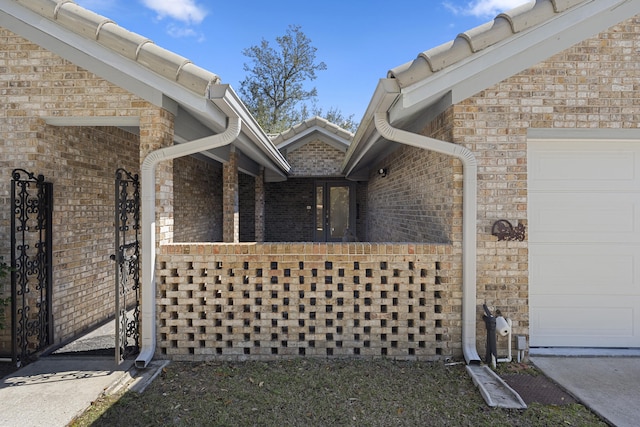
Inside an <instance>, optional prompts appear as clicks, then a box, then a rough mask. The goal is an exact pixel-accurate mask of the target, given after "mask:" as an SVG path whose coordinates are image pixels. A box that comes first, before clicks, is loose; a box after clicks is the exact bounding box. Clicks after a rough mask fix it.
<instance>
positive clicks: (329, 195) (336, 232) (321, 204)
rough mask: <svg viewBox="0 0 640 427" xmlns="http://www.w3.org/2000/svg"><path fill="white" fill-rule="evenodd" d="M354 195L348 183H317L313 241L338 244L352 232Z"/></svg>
mask: <svg viewBox="0 0 640 427" xmlns="http://www.w3.org/2000/svg"><path fill="white" fill-rule="evenodd" d="M354 199H355V194H354V193H353V188H352V185H351V184H350V183H346V184H345V183H343V182H341V183H338V182H319V183H317V184H316V194H315V202H316V208H315V240H316V241H317V242H331V241H333V242H339V241H341V240H342V239H343V237H344V235H345V232H346V231H347V229H350V231H351V232H353V226H354V223H355V218H353V215H354V213H355V200H354Z"/></svg>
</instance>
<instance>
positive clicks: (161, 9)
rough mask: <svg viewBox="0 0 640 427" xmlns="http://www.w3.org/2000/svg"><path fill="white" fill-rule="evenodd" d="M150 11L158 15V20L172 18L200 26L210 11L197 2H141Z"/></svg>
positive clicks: (150, 0) (191, 0)
mask: <svg viewBox="0 0 640 427" xmlns="http://www.w3.org/2000/svg"><path fill="white" fill-rule="evenodd" d="M141 1H142V4H144V5H145V6H146V7H148V8H149V9H151V10H153V11H154V12H156V13H157V14H158V19H163V18H166V17H168V18H171V19H175V20H176V21H181V22H184V23H186V24H189V25H198V24H200V23H201V22H202V20H203V19H204V18H205V17H206V16H207V13H208V11H207V10H206V9H205V8H204V7H203V6H201V5H198V4H197V3H196V2H195V0H141Z"/></svg>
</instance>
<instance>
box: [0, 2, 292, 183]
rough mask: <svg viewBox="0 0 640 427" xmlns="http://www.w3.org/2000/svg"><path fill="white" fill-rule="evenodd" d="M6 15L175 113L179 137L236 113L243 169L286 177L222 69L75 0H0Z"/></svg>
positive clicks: (215, 154)
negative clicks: (224, 82)
mask: <svg viewBox="0 0 640 427" xmlns="http://www.w3.org/2000/svg"><path fill="white" fill-rule="evenodd" d="M0 18H1V21H0V24H1V25H2V26H3V27H4V28H7V29H9V30H10V31H12V32H14V33H16V34H18V35H20V36H22V37H24V38H26V39H28V40H30V41H32V42H33V43H35V44H38V45H39V46H41V47H43V48H45V49H47V50H49V51H51V52H53V53H55V54H57V55H59V56H61V57H63V58H64V59H66V60H68V61H70V62H72V63H74V64H76V65H78V66H80V67H82V68H84V69H86V70H88V71H90V72H92V73H94V74H96V75H98V76H100V77H102V78H104V79H105V80H108V81H110V82H111V83H113V84H115V85H117V86H119V87H122V88H124V89H126V90H128V91H129V92H131V93H133V94H135V95H137V96H139V97H141V98H143V99H145V100H147V101H149V102H150V103H152V104H154V105H156V106H158V107H162V108H165V109H167V110H168V111H170V112H172V113H173V114H174V116H175V129H174V132H175V137H174V140H175V142H176V143H183V142H189V141H193V140H197V139H201V138H205V137H208V136H211V135H215V134H218V133H220V132H222V131H223V130H224V129H225V128H226V126H227V124H226V122H227V117H228V116H229V114H230V113H232V112H233V113H235V114H237V115H238V116H239V117H240V118H241V121H242V131H241V134H240V136H239V137H238V138H237V140H235V141H234V142H233V143H232V145H234V146H235V147H236V148H238V150H239V151H240V153H241V158H240V168H241V170H242V171H243V172H246V173H250V174H253V175H255V174H257V173H258V172H259V170H260V166H264V167H265V168H266V170H267V171H268V172H269V173H270V176H271V178H272V179H278V178H277V177H280V178H284V177H285V176H286V172H287V171H288V170H289V168H290V166H289V165H288V163H287V161H286V160H285V159H284V157H283V156H282V155H281V154H280V153H279V152H278V150H277V149H276V148H275V146H274V145H273V144H272V143H271V141H270V140H269V138H268V137H267V135H266V134H265V133H264V131H262V129H261V128H260V126H259V125H258V124H257V122H256V121H255V119H254V118H253V116H252V115H251V114H250V113H249V111H248V110H247V108H246V106H245V105H244V104H243V103H242V101H241V100H240V98H239V97H238V96H237V95H236V94H235V92H234V91H233V89H232V88H231V87H230V86H228V85H222V84H220V78H219V77H218V76H217V75H216V74H214V73H212V72H210V71H207V70H205V69H203V68H200V67H198V66H196V65H194V64H193V63H192V62H191V61H189V60H188V59H186V58H184V57H182V56H180V55H177V54H175V53H173V52H170V51H168V50H166V49H163V48H161V47H159V46H157V45H156V44H154V43H153V42H152V41H151V40H149V39H148V38H146V37H144V36H141V35H139V34H136V33H133V32H131V31H128V30H126V29H125V28H122V27H120V26H118V25H117V24H116V23H114V22H113V21H112V20H110V19H108V18H106V17H104V16H101V15H98V14H96V13H94V12H92V11H89V10H87V9H85V8H83V7H81V6H79V5H77V4H76V3H74V2H73V1H72V0H0ZM44 119H45V120H48V121H49V122H50V124H55V125H64V126H73V125H87V126H91V125H101V126H121V127H131V126H132V125H133V126H135V123H132V120H131V118H130V117H118V116H114V117H108V118H107V117H101V118H99V119H95V118H78V117H73V118H69V120H68V121H65V119H64V118H60V117H57V118H44ZM229 151H230V147H223V148H221V149H217V150H209V151H207V152H205V153H202V154H204V155H205V156H207V157H209V158H213V159H215V160H217V161H227V160H228V158H229Z"/></svg>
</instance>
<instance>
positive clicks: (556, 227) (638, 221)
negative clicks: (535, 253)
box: [529, 193, 640, 242]
mask: <svg viewBox="0 0 640 427" xmlns="http://www.w3.org/2000/svg"><path fill="white" fill-rule="evenodd" d="M529 200H530V203H531V204H532V206H536V207H537V208H536V209H535V210H534V211H533V212H532V214H531V218H530V221H531V222H530V223H531V226H530V233H529V240H530V241H531V242H611V241H616V242H637V241H639V240H640V197H639V195H638V194H632V195H631V196H630V195H629V194H628V193H626V194H615V193H614V194H611V193H604V194H597V195H594V193H577V194H576V193H569V194H567V193H546V194H545V193H543V194H540V193H534V194H531V195H530V197H529Z"/></svg>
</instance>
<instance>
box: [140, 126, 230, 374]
mask: <svg viewBox="0 0 640 427" xmlns="http://www.w3.org/2000/svg"><path fill="white" fill-rule="evenodd" d="M240 128H241V125H240V117H239V116H238V115H237V114H236V115H235V116H233V115H231V116H230V117H229V119H228V124H227V129H226V130H225V131H224V132H222V133H220V134H217V135H212V136H209V137H206V138H202V139H198V140H195V141H191V142H187V143H184V144H178V145H172V146H170V147H166V148H161V149H159V150H156V151H153V152H151V153H149V154H148V155H147V156H146V157H145V159H144V161H143V162H142V166H141V175H142V177H141V179H142V184H141V185H142V190H141V191H142V274H141V275H142V289H141V299H142V312H141V329H142V330H141V341H142V343H141V349H140V354H139V355H138V358H137V359H136V367H137V368H145V367H146V366H147V365H148V364H149V362H151V360H152V359H153V354H154V353H155V350H156V283H155V274H156V271H155V263H156V188H155V187H156V166H157V165H158V163H160V162H161V161H163V160H172V159H175V158H178V157H184V156H188V155H190V154H195V153H200V152H202V151H205V150H210V149H213V148H218V147H223V146H225V145H229V144H231V143H232V142H233V141H234V140H235V139H236V138H237V137H238V136H239V135H240Z"/></svg>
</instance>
